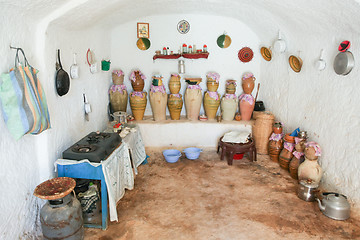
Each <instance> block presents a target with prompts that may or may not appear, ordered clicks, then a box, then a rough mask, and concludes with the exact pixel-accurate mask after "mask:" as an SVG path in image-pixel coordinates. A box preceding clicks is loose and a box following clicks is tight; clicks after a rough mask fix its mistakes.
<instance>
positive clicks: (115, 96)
mask: <svg viewBox="0 0 360 240" xmlns="http://www.w3.org/2000/svg"><path fill="white" fill-rule="evenodd" d="M112 81H113V83H114V85H118V86H120V85H123V84H124V75H120V76H118V75H117V74H115V73H112ZM109 95H110V104H111V108H112V110H113V112H118V111H122V112H126V108H127V99H128V93H127V91H126V90H121V91H112V90H111V88H110V91H109Z"/></svg>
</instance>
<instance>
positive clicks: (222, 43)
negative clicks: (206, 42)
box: [216, 34, 231, 48]
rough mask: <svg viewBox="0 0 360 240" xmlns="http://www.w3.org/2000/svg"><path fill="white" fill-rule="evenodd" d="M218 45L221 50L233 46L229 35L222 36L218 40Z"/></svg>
mask: <svg viewBox="0 0 360 240" xmlns="http://www.w3.org/2000/svg"><path fill="white" fill-rule="evenodd" d="M216 42H217V45H218V46H219V47H221V48H227V47H229V46H230V44H231V38H230V37H229V36H228V35H225V34H223V35H220V36H219V37H218V39H217V41H216Z"/></svg>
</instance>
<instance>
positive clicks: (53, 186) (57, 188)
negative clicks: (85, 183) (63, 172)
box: [34, 177, 76, 200]
mask: <svg viewBox="0 0 360 240" xmlns="http://www.w3.org/2000/svg"><path fill="white" fill-rule="evenodd" d="M75 186H76V182H75V180H74V179H72V178H69V177H57V178H53V179H49V180H47V181H45V182H43V183H41V184H39V185H38V186H37V187H36V188H35V190H34V195H35V196H36V197H38V198H41V199H46V200H55V199H59V198H63V197H65V196H66V195H68V194H69V193H71V191H72V190H74V188H75Z"/></svg>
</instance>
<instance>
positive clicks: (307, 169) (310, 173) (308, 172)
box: [298, 157, 323, 184]
mask: <svg viewBox="0 0 360 240" xmlns="http://www.w3.org/2000/svg"><path fill="white" fill-rule="evenodd" d="M322 174H323V170H322V168H321V167H320V165H319V164H318V162H317V161H316V160H310V159H307V158H306V157H305V161H304V162H303V163H301V164H300V166H299V168H298V179H299V181H301V180H308V179H311V180H312V181H313V182H315V183H317V184H319V183H320V180H321V177H322Z"/></svg>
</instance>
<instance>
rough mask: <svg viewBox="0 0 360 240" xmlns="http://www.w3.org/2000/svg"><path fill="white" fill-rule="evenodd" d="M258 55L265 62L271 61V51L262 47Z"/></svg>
mask: <svg viewBox="0 0 360 240" xmlns="http://www.w3.org/2000/svg"><path fill="white" fill-rule="evenodd" d="M260 53H261V56H263V58H264V59H265V60H266V61H271V57H272V53H271V50H270V49H269V48H267V47H262V48H261V49H260Z"/></svg>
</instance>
